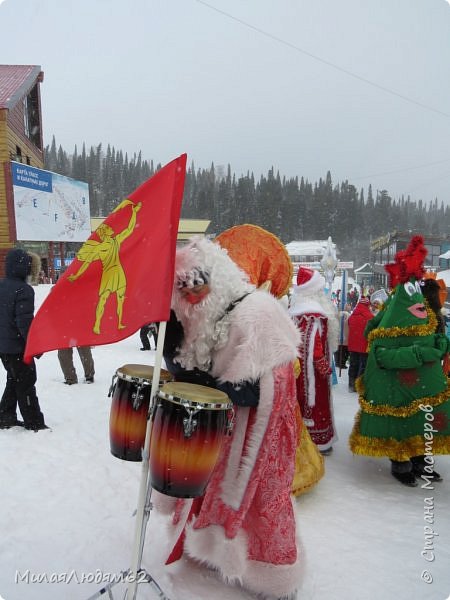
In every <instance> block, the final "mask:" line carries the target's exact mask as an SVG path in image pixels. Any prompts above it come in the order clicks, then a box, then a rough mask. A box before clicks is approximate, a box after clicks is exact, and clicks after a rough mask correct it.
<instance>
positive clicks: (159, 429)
mask: <svg viewBox="0 0 450 600" xmlns="http://www.w3.org/2000/svg"><path fill="white" fill-rule="evenodd" d="M152 419H153V421H152V434H151V440H150V483H151V486H152V487H153V488H154V489H155V490H158V492H161V493H163V494H166V495H167V496H174V497H176V498H197V497H198V496H201V495H202V494H203V493H204V491H205V489H206V486H207V484H208V481H209V479H210V477H211V475H212V472H213V470H214V467H215V465H216V462H217V459H218V458H219V453H220V449H221V446H222V442H223V441H224V438H225V434H226V432H227V431H229V430H230V429H231V426H232V422H233V404H232V403H231V401H230V399H229V398H228V396H227V394H225V393H224V392H221V391H219V390H216V389H213V388H209V387H205V386H203V385H197V384H194V383H179V382H171V383H165V384H164V385H163V386H162V387H161V388H160V389H159V391H158V392H157V394H156V402H155V404H154V407H153V414H152Z"/></svg>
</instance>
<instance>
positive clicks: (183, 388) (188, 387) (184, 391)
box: [158, 381, 233, 410]
mask: <svg viewBox="0 0 450 600" xmlns="http://www.w3.org/2000/svg"><path fill="white" fill-rule="evenodd" d="M158 395H159V396H160V397H162V398H165V399H167V400H170V401H171V402H176V403H179V404H189V403H192V404H193V405H198V404H201V405H204V407H205V408H209V409H210V410H215V409H220V410H224V409H229V408H232V406H233V404H232V403H231V401H230V399H229V398H228V396H227V394H225V392H221V391H220V390H216V389H214V388H210V387H207V386H205V385H197V384H196V383H183V382H179V381H173V382H169V383H165V384H164V385H163V386H162V387H161V389H160V391H159V392H158Z"/></svg>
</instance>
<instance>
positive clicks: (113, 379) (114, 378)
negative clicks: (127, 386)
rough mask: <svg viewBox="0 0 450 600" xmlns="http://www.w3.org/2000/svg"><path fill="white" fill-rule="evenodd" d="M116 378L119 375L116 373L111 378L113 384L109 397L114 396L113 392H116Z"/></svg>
mask: <svg viewBox="0 0 450 600" xmlns="http://www.w3.org/2000/svg"><path fill="white" fill-rule="evenodd" d="M116 379H117V375H116V374H114V375H113V376H112V379H111V385H110V386H109V391H108V398H111V396H112V394H113V392H114V388H115V387H116V386H115V383H116Z"/></svg>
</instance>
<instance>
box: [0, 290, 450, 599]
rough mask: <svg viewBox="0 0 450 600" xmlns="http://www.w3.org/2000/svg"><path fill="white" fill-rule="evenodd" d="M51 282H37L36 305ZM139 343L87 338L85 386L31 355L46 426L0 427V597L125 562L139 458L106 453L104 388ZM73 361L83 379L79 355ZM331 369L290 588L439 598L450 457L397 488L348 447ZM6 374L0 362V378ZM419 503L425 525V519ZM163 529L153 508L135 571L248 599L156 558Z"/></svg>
mask: <svg viewBox="0 0 450 600" xmlns="http://www.w3.org/2000/svg"><path fill="white" fill-rule="evenodd" d="M49 287H50V286H45V285H41V286H38V287H37V288H35V289H36V300H37V305H39V304H40V302H41V300H42V298H43V297H44V296H45V295H46V293H47V292H48V289H49ZM139 348H140V340H139V335H138V334H137V333H136V334H134V335H132V336H131V337H130V338H128V339H126V340H124V341H122V342H120V343H117V344H114V345H111V346H99V347H96V348H95V349H94V350H93V355H94V360H95V367H96V375H95V383H94V384H93V385H87V384H84V383H79V384H78V385H74V386H66V385H63V383H62V381H63V377H62V373H61V370H60V367H59V363H58V358H57V355H56V352H50V353H47V354H45V355H44V356H43V357H42V358H41V359H40V360H39V361H37V368H38V384H37V388H38V395H39V400H40V404H41V408H42V410H43V412H44V415H45V418H46V422H47V424H48V425H50V426H51V428H52V430H51V431H43V432H39V433H34V432H29V431H25V430H22V429H20V428H15V429H11V430H6V431H0V482H1V484H0V485H1V487H0V539H1V542H0V598H3V599H5V600H86V599H87V598H89V597H90V596H91V595H93V594H95V593H96V592H97V591H98V590H99V589H100V588H101V587H102V584H100V583H96V582H95V581H93V582H89V581H91V580H92V579H93V578H94V577H95V576H97V577H100V576H101V577H103V578H104V579H107V578H108V573H111V574H117V573H119V572H120V571H122V570H124V569H127V568H128V567H129V565H130V559H131V552H132V546H133V535H134V522H135V520H134V517H133V511H134V510H135V507H136V503H137V496H138V490H139V480H140V474H141V464H140V463H132V462H126V461H121V460H119V459H117V458H115V457H113V456H112V455H111V453H110V450H109V412H110V406H111V399H110V398H108V390H109V386H110V383H111V378H112V376H113V375H114V373H115V371H116V369H118V368H119V367H121V366H122V365H124V364H127V363H145V362H150V363H151V362H152V361H153V359H154V352H153V351H152V352H141V351H140V350H139ZM75 354H76V353H75ZM75 362H76V366H77V370H78V375H79V378H80V381H82V370H81V365H80V362H79V358H78V356H77V355H76V356H75ZM342 373H343V376H342V377H341V379H340V380H339V383H338V385H337V386H335V388H334V393H335V416H336V425H337V429H338V433H339V438H340V440H339V442H338V443H336V445H335V451H334V453H333V454H332V455H331V456H329V457H327V458H326V474H325V477H324V478H323V479H322V481H321V482H320V483H319V484H318V485H317V486H316V487H315V488H314V489H313V490H312V491H310V492H309V493H308V494H306V495H304V496H302V497H300V498H299V499H298V500H297V502H296V503H297V509H298V521H299V525H300V532H301V538H302V542H303V545H304V565H305V573H304V581H303V585H302V587H301V589H300V591H299V595H298V597H299V599H305V600H312V599H313V600H325V599H326V600H379V599H380V598H383V599H385V600H428V599H429V600H445V599H447V598H449V597H450V510H449V507H450V457H447V456H444V457H437V461H436V462H437V470H438V471H440V472H441V474H442V475H443V477H444V481H443V482H442V483H436V484H435V489H432V490H430V489H428V490H427V489H422V488H421V487H420V486H419V487H417V488H414V489H411V488H406V487H403V486H401V485H400V484H399V483H397V482H396V481H395V480H394V479H393V478H392V477H391V475H390V474H389V465H388V461H387V460H385V459H380V460H376V459H371V458H365V457H356V456H352V454H351V453H350V451H349V449H348V444H347V439H348V435H349V433H350V430H351V427H352V422H353V417H354V415H355V413H356V410H357V400H356V395H355V394H350V393H348V392H347V385H346V384H347V380H346V371H343V372H342ZM4 383H5V372H4V370H3V369H1V370H0V386H4ZM425 499H427V501H425ZM427 506H428V507H429V508H430V511H429V512H430V515H431V516H432V518H433V520H434V523H432V524H431V523H429V522H428V521H427V520H425V519H424V516H425V508H426V507H427ZM166 525H167V523H166V521H165V518H164V517H161V516H159V515H158V514H157V513H156V512H155V511H152V513H151V516H150V520H149V524H148V529H147V535H146V541H145V550H144V556H143V567H145V568H146V569H147V571H148V572H150V573H151V574H152V576H153V577H154V578H155V579H156V581H157V582H158V584H159V585H160V586H161V588H162V589H163V590H164V592H165V594H166V595H167V596H168V597H169V598H170V600H209V599H214V600H238V599H239V600H250V599H251V598H253V596H251V595H250V594H247V593H246V592H244V591H242V590H240V589H236V588H233V587H230V586H226V585H225V584H223V583H221V582H219V581H217V580H216V578H215V576H214V574H213V573H212V572H210V571H207V570H204V569H202V568H200V567H198V566H196V565H193V564H192V563H191V562H189V561H186V560H181V561H179V562H178V563H174V564H172V565H170V566H168V567H165V566H164V561H165V558H166V556H167V551H168V548H169V546H170V541H169V540H168V539H167V534H166ZM427 528H429V529H427ZM431 530H433V531H434V532H435V533H436V535H433V534H431V533H430V532H431ZM424 551H425V556H423V555H422V552H424ZM426 558H428V559H430V558H431V559H432V560H428V561H427V560H426ZM425 571H427V572H428V574H424V575H422V573H423V572H425ZM65 573H67V576H65V575H64V574H65ZM424 578H427V579H430V580H431V579H432V581H430V582H429V583H427V582H425V581H424ZM46 579H47V580H49V581H52V580H53V579H59V580H60V581H59V583H56V582H55V583H52V582H47V583H46V582H45V580H46ZM69 579H70V581H66V580H69ZM83 579H84V581H83ZM123 589H124V588H123V586H122V585H117V586H115V587H114V588H113V592H114V597H115V598H123ZM106 597H107V595H104V596H103V598H106ZM157 597H158V596H157V594H156V592H155V591H154V590H153V589H152V588H151V587H150V586H148V585H140V586H139V594H138V598H140V599H147V598H148V599H149V600H151V599H155V598H157Z"/></svg>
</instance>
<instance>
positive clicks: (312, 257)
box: [286, 240, 353, 276]
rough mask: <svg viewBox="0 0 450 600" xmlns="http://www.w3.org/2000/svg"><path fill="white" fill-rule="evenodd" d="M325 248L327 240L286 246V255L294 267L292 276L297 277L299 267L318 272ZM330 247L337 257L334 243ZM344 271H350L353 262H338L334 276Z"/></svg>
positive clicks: (295, 242)
mask: <svg viewBox="0 0 450 600" xmlns="http://www.w3.org/2000/svg"><path fill="white" fill-rule="evenodd" d="M327 247H328V240H307V241H304V240H302V241H293V242H289V244H286V250H287V253H288V254H289V258H290V259H291V261H292V264H293V266H294V276H296V275H297V271H298V269H299V267H300V266H302V267H307V268H309V269H316V270H317V271H320V270H321V264H320V261H321V260H322V258H323V255H324V254H325V252H326V250H327ZM332 247H333V249H334V250H335V252H336V255H338V254H339V251H338V249H337V246H336V244H335V243H334V242H333V243H332ZM344 269H348V270H352V269H353V261H348V262H343V261H339V260H338V264H337V267H336V275H338V274H340V273H341V272H342V271H343V270H344Z"/></svg>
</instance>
